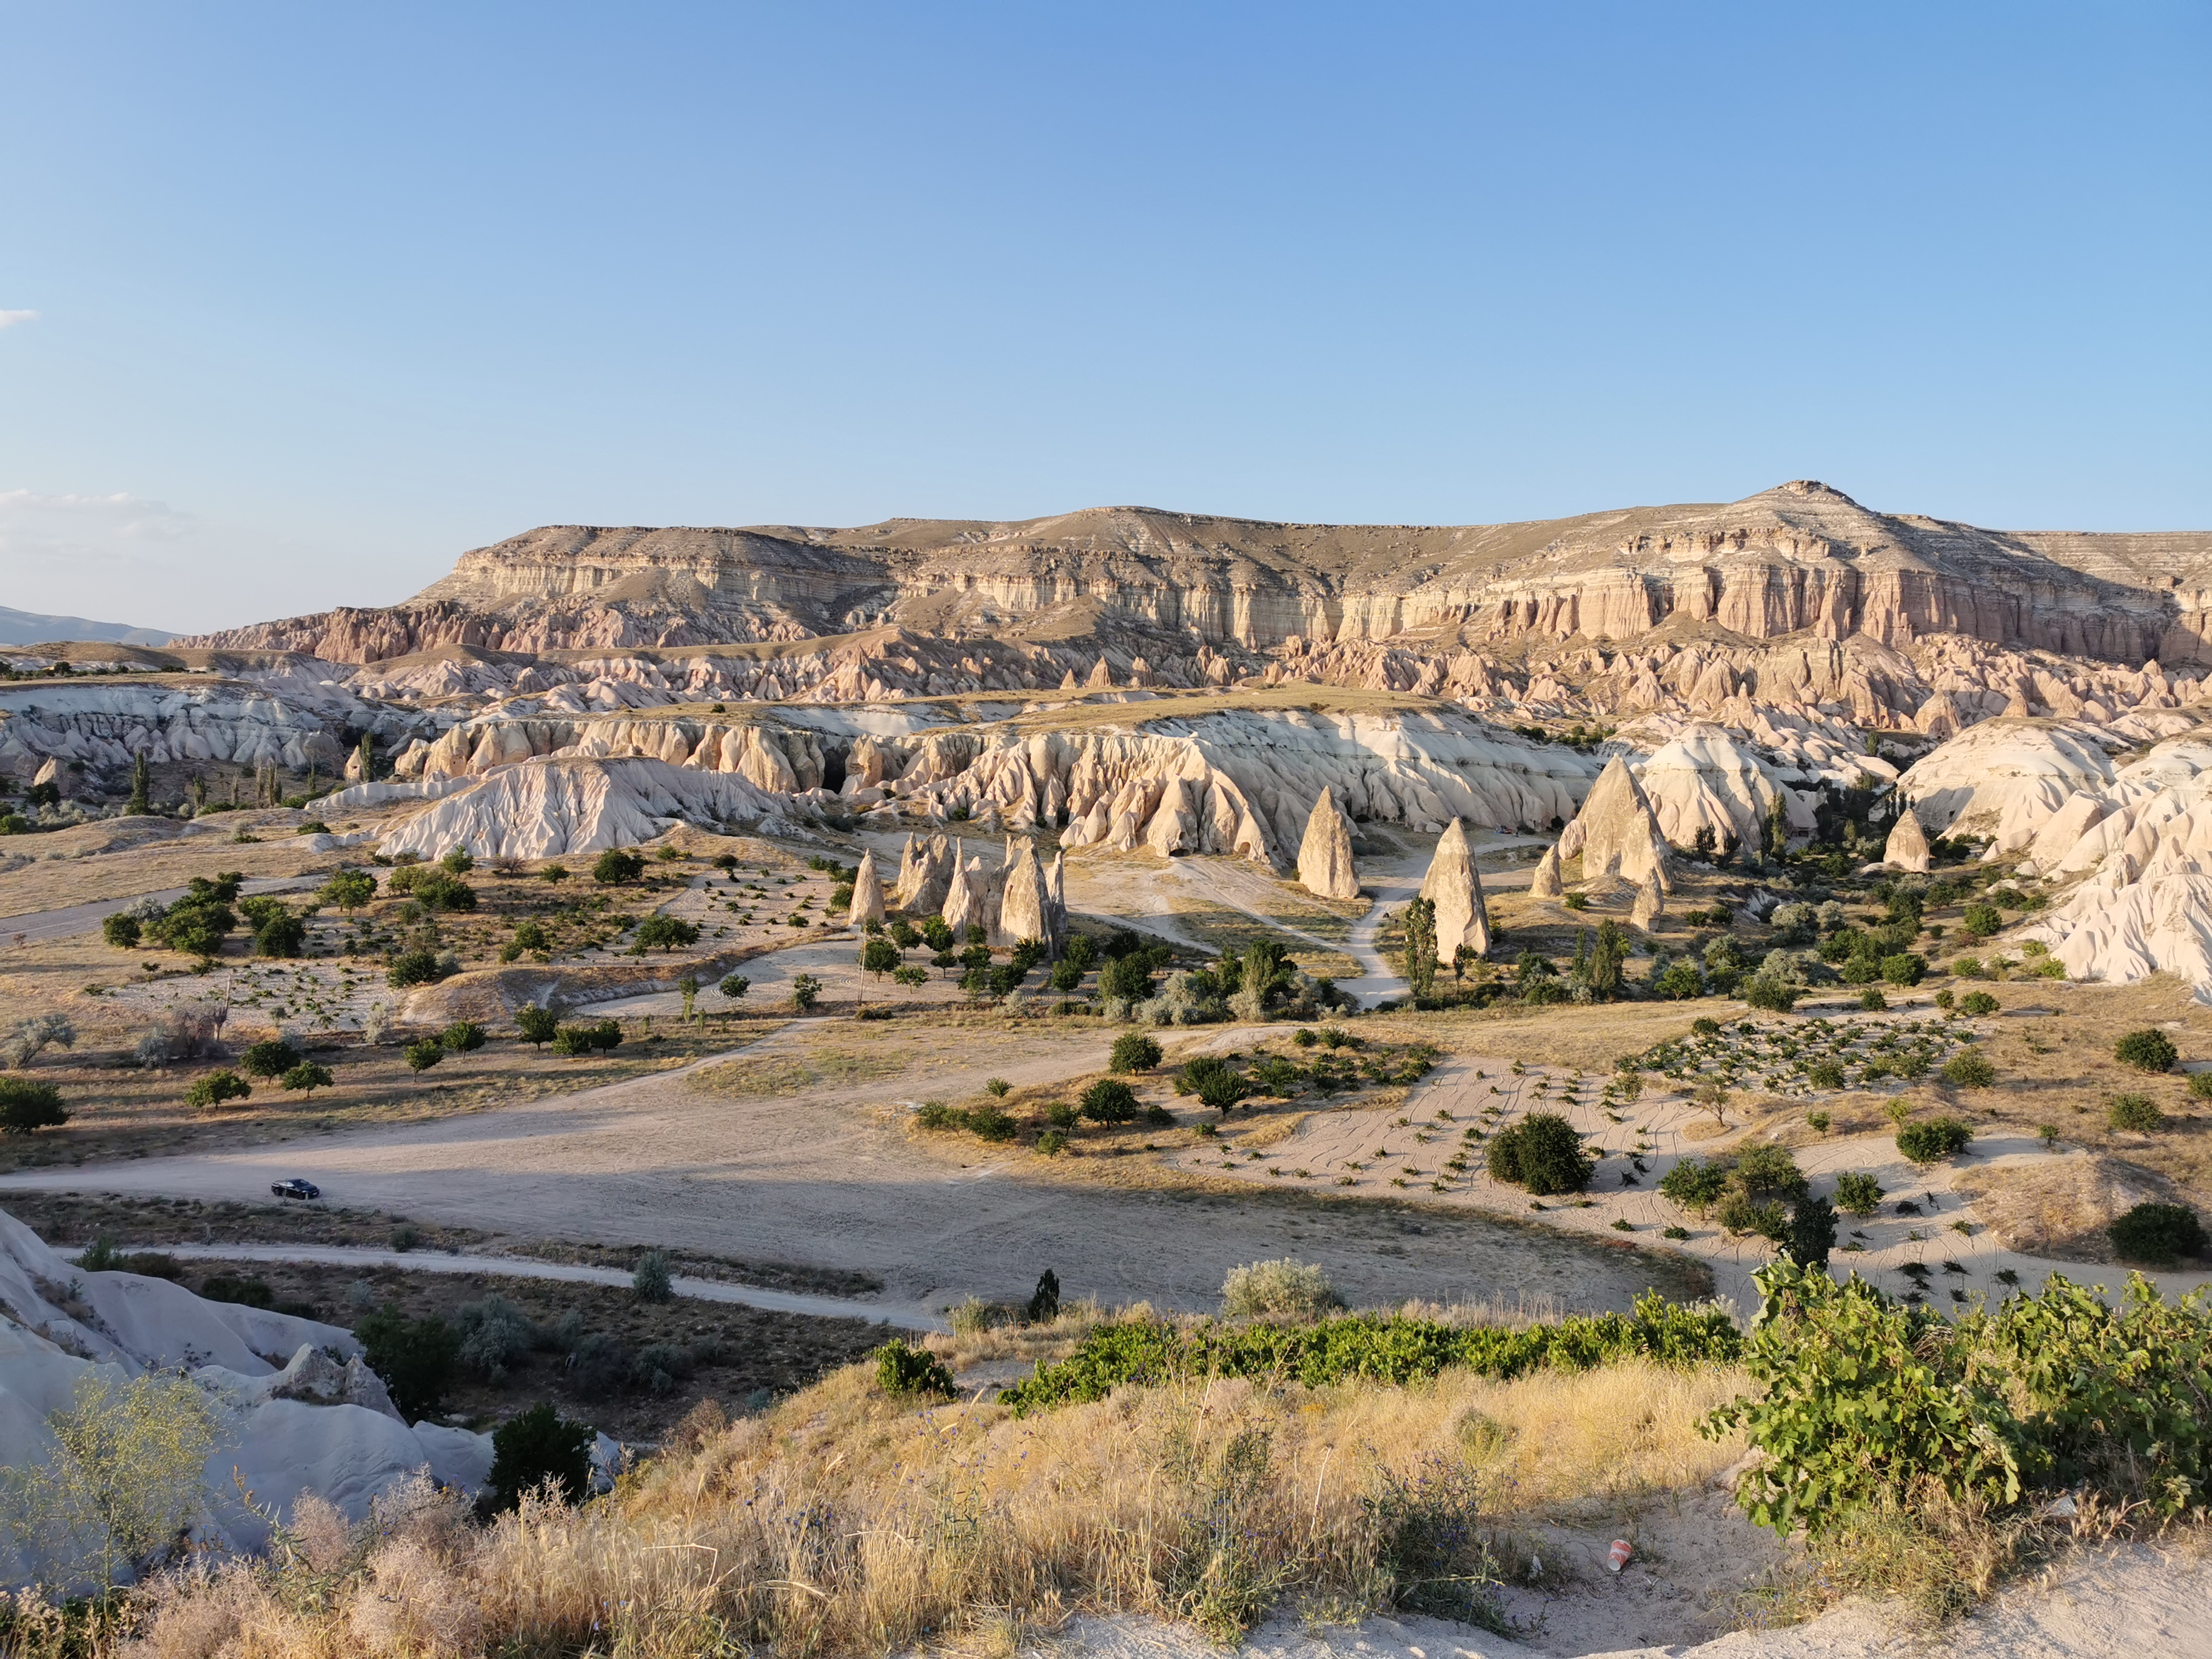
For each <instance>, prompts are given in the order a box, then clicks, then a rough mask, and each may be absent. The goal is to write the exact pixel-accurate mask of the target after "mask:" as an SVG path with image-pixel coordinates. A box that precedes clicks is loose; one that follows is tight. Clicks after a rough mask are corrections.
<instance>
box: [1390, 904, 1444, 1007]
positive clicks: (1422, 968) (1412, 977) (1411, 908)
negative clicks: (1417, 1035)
mask: <svg viewBox="0 0 2212 1659" xmlns="http://www.w3.org/2000/svg"><path fill="white" fill-rule="evenodd" d="M1398 914H1399V917H1400V919H1401V921H1403V922H1404V924H1405V928H1406V950H1405V955H1404V957H1403V963H1404V967H1405V971H1406V983H1407V985H1409V986H1410V987H1413V995H1414V997H1415V998H1416V999H1417V1000H1427V999H1428V998H1431V997H1433V996H1434V995H1435V994H1437V907H1436V904H1435V902H1433V901H1431V900H1429V899H1425V898H1417V899H1414V900H1413V901H1411V902H1409V903H1407V906H1406V908H1404V909H1403V910H1401V911H1400V912H1399V913H1398Z"/></svg>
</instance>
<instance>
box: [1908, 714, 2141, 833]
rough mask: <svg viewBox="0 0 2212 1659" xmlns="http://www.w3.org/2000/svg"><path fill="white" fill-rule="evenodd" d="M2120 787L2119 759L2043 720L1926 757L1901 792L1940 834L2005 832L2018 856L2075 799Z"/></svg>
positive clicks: (1976, 732) (1973, 733)
mask: <svg viewBox="0 0 2212 1659" xmlns="http://www.w3.org/2000/svg"><path fill="white" fill-rule="evenodd" d="M2112 781H2113V774H2112V760H2111V758H2110V757H2108V756H2107V755H2106V753H2105V751H2104V750H2102V749H2101V748H2100V747H2099V746H2098V745H2097V744H2094V743H2093V742H2091V741H2090V740H2089V739H2088V738H2087V737H2085V736H2081V735H2079V734H2077V733H2075V732H2071V731H2068V730H2066V729H2064V728H2063V727H2059V726H2051V725H2050V724H2048V723H2046V722H2045V721H2041V720H1985V721H1984V722H1983V723H1982V724H1981V725H1979V726H1973V727H1972V728H1970V729H1969V730H1967V731H1965V732H1960V734H1959V735H1958V736H1957V737H1955V738H1952V739H1951V741H1950V742H1948V743H1947V744H1943V745H1942V747H1941V748H1939V749H1936V750H1933V751H1931V752H1930V753H1929V754H1927V755H1925V756H1923V757H1921V759H1919V760H1918V761H1917V762H1916V763H1914V764H1913V765H1912V766H1911V767H1910V768H1908V769H1906V771H1905V775H1904V776H1903V777H1901V778H1900V779H1899V780H1898V786H1897V787H1898V793H1899V795H1900V796H1901V797H1902V798H1903V799H1905V800H1906V801H1908V802H1910V803H1911V805H1912V806H1913V807H1914V808H1915V809H1916V810H1917V811H1918V812H1919V814H1920V819H1921V823H1922V824H1923V826H1924V827H1925V828H1927V829H1931V830H1933V831H1934V832H1935V833H1936V834H1938V835H1948V834H1950V833H1951V832H1952V831H1953V829H1973V830H1976V831H1979V832H1988V831H1990V830H1992V829H1999V830H2001V833H2000V835H1999V850H2001V851H2004V852H2017V851H2018V850H2019V849H2020V848H2023V847H2025V846H2027V844H2028V842H2030V841H2032V840H2033V838H2034V833H2035V829H2036V827H2037V826H2038V825H2039V823H2040V822H2041V820H2042V819H2043V818H2044V817H2048V816H2049V815H2050V814H2051V813H2052V812H2055V811H2057V810H2058V808H2059V807H2060V806H2061V805H2063V804H2064V803H2065V801H2066V799H2067V797H2068V796H2069V795H2072V794H2074V793H2075V792H2076V791H2080V792H2083V793H2090V794H2097V795H2102V794H2104V793H2106V791H2107V790H2108V789H2109V788H2110V787H2111V785H2112ZM2007 843H2009V844H2007Z"/></svg>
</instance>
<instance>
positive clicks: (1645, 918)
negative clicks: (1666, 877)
mask: <svg viewBox="0 0 2212 1659" xmlns="http://www.w3.org/2000/svg"><path fill="white" fill-rule="evenodd" d="M1666 914H1667V896H1666V893H1665V892H1664V891H1663V890H1662V889H1661V887H1660V885H1659V872H1657V871H1656V870H1654V871H1652V872H1650V874H1649V875H1647V876H1645V877H1644V884H1643V885H1642V886H1641V887H1639V888H1638V889H1637V890H1636V898H1635V901H1634V902H1632V903H1631V904H1630V906H1629V907H1628V921H1629V925H1630V926H1631V927H1640V928H1642V929H1643V930H1644V932H1645V933H1650V931H1651V926H1652V924H1653V923H1654V922H1656V921H1658V920H1659V918H1660V917H1662V916H1663V915H1666Z"/></svg>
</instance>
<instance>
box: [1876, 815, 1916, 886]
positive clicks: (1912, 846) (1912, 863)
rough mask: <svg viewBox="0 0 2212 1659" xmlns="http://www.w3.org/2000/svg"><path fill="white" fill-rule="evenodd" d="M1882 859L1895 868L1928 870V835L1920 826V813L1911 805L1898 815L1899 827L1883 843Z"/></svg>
mask: <svg viewBox="0 0 2212 1659" xmlns="http://www.w3.org/2000/svg"><path fill="white" fill-rule="evenodd" d="M1881 861H1882V862H1883V863H1884V864H1887V865H1888V866H1890V867H1891V868H1892V869H1893V870H1916V871H1920V872H1926V870H1927V868H1928V835H1927V832H1926V831H1925V830H1923V829H1921V827H1920V815H1919V814H1918V813H1917V812H1915V811H1913V810H1912V809H1911V807H1910V806H1907V807H1906V808H1905V810H1904V811H1901V812H1899V814H1898V815H1897V827H1896V828H1895V829H1892V830H1891V831H1890V832H1889V839H1888V840H1887V841H1886V842H1883V843H1882V848H1881Z"/></svg>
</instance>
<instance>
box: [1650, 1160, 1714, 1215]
mask: <svg viewBox="0 0 2212 1659" xmlns="http://www.w3.org/2000/svg"><path fill="white" fill-rule="evenodd" d="M1728 1178H1729V1166H1728V1164H1725V1163H1722V1162H1719V1161H1717V1160H1716V1161H1714V1162H1711V1163H1706V1162H1704V1161H1701V1160H1700V1159H1698V1158H1684V1159H1683V1160H1682V1161H1681V1162H1680V1163H1679V1164H1675V1166H1674V1168H1673V1169H1671V1170H1668V1171H1667V1173H1666V1174H1665V1175H1663V1176H1661V1177H1660V1178H1659V1191H1660V1194H1662V1196H1663V1197H1665V1198H1667V1199H1668V1200H1672V1201H1673V1202H1674V1203H1676V1204H1679V1205H1680V1206H1681V1207H1682V1208H1684V1209H1686V1210H1689V1211H1692V1212H1695V1213H1697V1214H1699V1215H1703V1214H1705V1212H1706V1211H1708V1210H1710V1209H1711V1208H1712V1207H1713V1206H1714V1205H1716V1204H1717V1203H1718V1202H1720V1198H1721V1194H1723V1193H1724V1192H1726V1191H1727V1190H1728Z"/></svg>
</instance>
